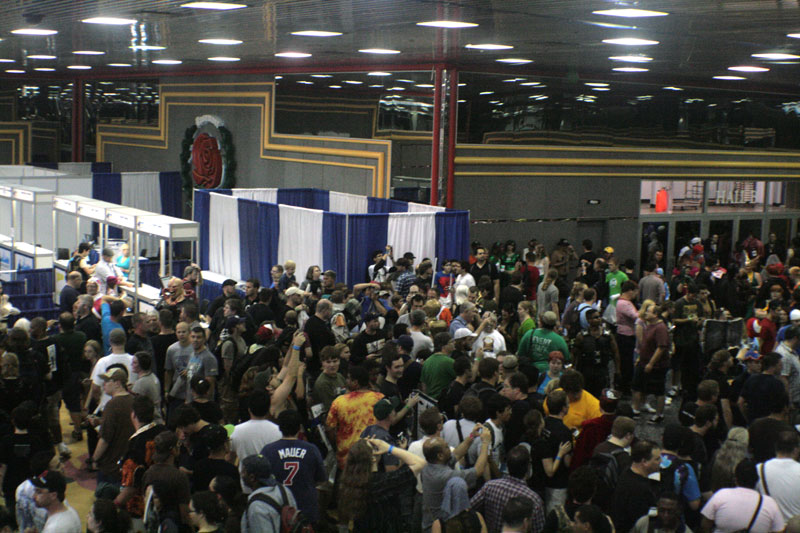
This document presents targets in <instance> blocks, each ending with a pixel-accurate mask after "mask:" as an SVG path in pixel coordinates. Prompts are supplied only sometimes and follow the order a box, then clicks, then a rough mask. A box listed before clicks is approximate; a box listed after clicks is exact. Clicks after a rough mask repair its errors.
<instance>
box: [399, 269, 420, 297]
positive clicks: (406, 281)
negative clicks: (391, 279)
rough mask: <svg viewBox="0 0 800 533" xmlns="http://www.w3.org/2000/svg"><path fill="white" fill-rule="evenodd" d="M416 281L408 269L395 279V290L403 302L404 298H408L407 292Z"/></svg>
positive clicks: (415, 277) (411, 270) (411, 271)
mask: <svg viewBox="0 0 800 533" xmlns="http://www.w3.org/2000/svg"><path fill="white" fill-rule="evenodd" d="M416 279H417V276H416V275H415V274H414V270H413V269H408V270H406V271H405V272H403V273H402V274H400V275H399V276H398V277H397V281H396V282H395V289H397V293H398V294H399V295H400V296H402V297H403V300H405V299H406V296H408V290H409V289H410V288H411V286H412V285H413V284H414V281H416Z"/></svg>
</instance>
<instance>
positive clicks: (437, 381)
mask: <svg viewBox="0 0 800 533" xmlns="http://www.w3.org/2000/svg"><path fill="white" fill-rule="evenodd" d="M454 379H456V371H455V370H453V359H452V358H451V357H450V356H449V355H445V354H443V353H435V354H433V355H432V356H430V357H428V358H427V359H426V360H425V362H424V363H423V364H422V376H421V377H420V381H421V382H422V383H424V384H425V394H427V395H428V396H430V397H432V398H434V399H436V400H438V399H439V395H440V394H441V393H442V391H443V390H444V389H445V388H446V387H447V386H448V385H449V384H450V382H451V381H453V380H454Z"/></svg>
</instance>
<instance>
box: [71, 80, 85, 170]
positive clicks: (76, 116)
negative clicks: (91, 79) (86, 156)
mask: <svg viewBox="0 0 800 533" xmlns="http://www.w3.org/2000/svg"><path fill="white" fill-rule="evenodd" d="M83 91H84V88H83V79H82V78H75V79H73V80H72V161H73V162H74V163H80V162H82V161H83V97H84V95H83Z"/></svg>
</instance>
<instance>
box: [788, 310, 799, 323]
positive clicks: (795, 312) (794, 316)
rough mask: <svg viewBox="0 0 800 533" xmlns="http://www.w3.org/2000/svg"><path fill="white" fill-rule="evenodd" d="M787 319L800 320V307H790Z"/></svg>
mask: <svg viewBox="0 0 800 533" xmlns="http://www.w3.org/2000/svg"><path fill="white" fill-rule="evenodd" d="M789 320H800V309H792V311H791V313H789Z"/></svg>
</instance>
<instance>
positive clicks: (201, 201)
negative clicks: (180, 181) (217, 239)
mask: <svg viewBox="0 0 800 533" xmlns="http://www.w3.org/2000/svg"><path fill="white" fill-rule="evenodd" d="M210 202H211V201H210V198H209V196H208V193H207V192H206V191H199V190H196V191H195V192H194V221H195V222H197V223H198V224H199V225H200V242H198V243H197V245H198V247H199V250H198V258H199V262H200V268H201V269H203V270H208V221H209V210H210Z"/></svg>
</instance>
